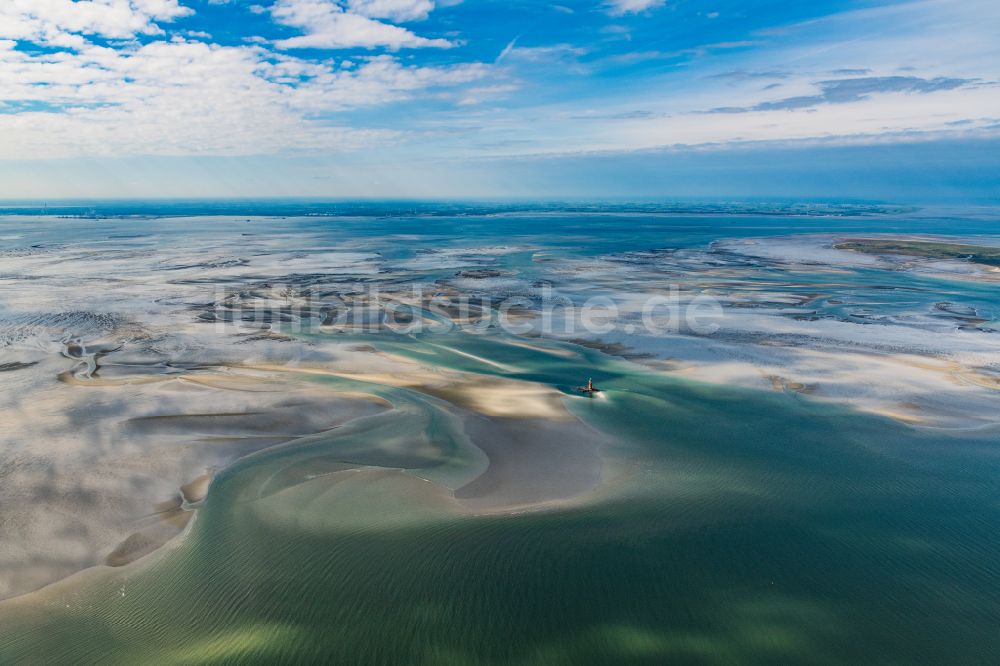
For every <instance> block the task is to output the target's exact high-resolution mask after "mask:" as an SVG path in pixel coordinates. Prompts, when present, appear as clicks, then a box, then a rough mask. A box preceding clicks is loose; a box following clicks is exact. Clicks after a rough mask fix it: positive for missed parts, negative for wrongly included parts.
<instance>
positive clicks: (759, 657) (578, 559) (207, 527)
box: [0, 334, 1000, 664]
mask: <svg viewBox="0 0 1000 666" xmlns="http://www.w3.org/2000/svg"><path fill="white" fill-rule="evenodd" d="M366 342H369V343H370V342H372V339H371V336H369V337H367V338H366ZM376 345H377V346H378V347H379V348H380V349H382V350H384V351H391V352H394V353H398V354H408V355H410V356H412V357H414V358H420V359H421V360H422V361H423V362H425V363H430V362H433V364H434V365H438V366H444V367H450V368H453V369H457V370H462V371H465V372H477V373H482V374H497V373H500V370H499V369H498V368H497V367H496V366H494V365H490V364H486V363H481V362H478V361H476V360H475V359H473V358H471V357H470V356H463V355H461V354H456V353H455V352H454V351H453V350H456V349H457V350H460V351H463V352H466V353H467V354H472V355H475V356H482V357H485V358H489V359H490V360H492V361H494V362H497V363H509V364H510V365H511V366H512V369H513V372H512V373H506V374H507V376H512V377H514V378H520V379H525V380H531V381H536V382H543V383H545V384H548V385H551V386H554V387H556V388H558V389H560V390H563V391H566V392H567V394H569V392H570V391H571V387H572V386H573V385H574V383H578V380H579V369H580V367H581V363H583V364H585V365H586V366H587V367H588V368H592V369H593V376H594V380H595V382H596V383H598V384H599V385H600V386H602V387H603V388H604V389H605V392H604V394H603V395H604V398H603V399H593V400H585V399H579V398H574V399H571V400H568V402H567V404H568V405H569V406H570V408H571V409H572V411H573V412H574V413H575V414H576V415H577V416H579V417H580V418H581V419H582V420H584V421H585V422H587V423H589V424H591V425H592V426H594V427H596V428H598V429H600V430H601V431H603V432H604V433H606V434H607V435H609V436H610V437H611V440H612V441H613V444H611V445H610V446H609V447H608V449H607V450H606V451H605V452H604V455H605V456H606V458H607V459H608V462H609V469H612V468H613V469H615V470H617V471H618V472H620V474H621V476H620V479H619V480H618V481H616V483H614V484H611V486H612V487H610V488H607V489H604V490H603V491H602V492H601V494H600V496H599V497H598V498H597V499H595V500H593V501H591V502H589V503H586V504H582V505H580V506H575V507H568V508H562V509H557V510H552V511H547V512H535V513H520V514H512V515H484V516H473V515H463V514H459V513H456V512H455V511H453V510H452V509H451V508H449V505H448V504H447V503H446V502H443V501H440V496H439V494H437V493H436V492H435V491H434V488H435V486H433V485H432V484H430V483H429V482H428V481H427V480H425V479H430V480H431V481H433V482H435V483H440V484H443V485H446V486H449V487H453V486H455V485H460V484H461V483H463V480H465V479H471V478H474V477H475V476H476V475H477V474H478V473H479V472H481V470H482V468H483V465H484V461H483V459H482V457H481V454H477V451H476V449H475V448H474V447H472V446H471V445H470V443H469V442H468V441H467V440H466V439H465V437H464V435H463V433H462V430H461V427H460V424H459V423H458V422H457V421H456V418H455V416H454V414H453V413H452V411H451V410H450V409H449V406H448V405H447V403H444V402H443V401H441V400H438V399H434V398H429V397H427V396H424V395H421V394H418V393H415V392H413V391H409V390H406V389H399V388H389V387H382V386H378V387H377V386H373V385H362V384H361V383H359V382H351V381H348V380H343V379H335V378H324V377H318V378H317V377H305V376H303V381H311V382H320V383H328V384H329V385H330V388H331V390H338V389H350V390H358V389H359V388H360V389H363V390H368V391H369V392H372V393H374V394H376V395H379V396H381V397H383V398H385V399H387V400H389V401H391V402H392V403H393V404H394V406H395V407H396V409H395V410H392V411H389V412H386V413H383V414H380V415H376V416H372V417H367V418H365V419H362V420H359V421H356V422H354V423H352V424H350V425H348V426H345V427H344V428H342V429H339V430H335V431H332V432H331V433H328V434H326V435H323V436H318V437H312V438H308V439H306V440H302V441H298V442H293V443H291V444H288V445H283V446H281V447H277V448H274V449H270V450H267V451H264V452H261V453H259V454H256V455H253V456H250V457H247V458H244V459H243V460H241V461H239V462H238V463H236V464H235V465H233V466H232V467H231V468H229V469H227V470H225V471H224V472H223V473H221V474H220V476H219V477H217V479H216V480H215V482H214V483H213V486H212V488H211V491H210V493H209V496H208V498H207V500H206V501H205V503H204V505H203V507H202V508H201V509H200V510H199V512H198V514H197V518H196V520H195V521H194V522H193V524H192V526H191V528H190V530H189V532H188V533H187V534H186V535H185V536H184V537H183V538H182V539H181V540H179V541H177V542H176V543H175V544H172V545H171V546H170V547H168V548H166V549H164V550H162V551H160V552H158V553H157V554H155V555H153V556H152V557H151V558H149V559H147V560H145V561H141V562H140V563H138V564H137V565H135V566H131V567H127V568H125V569H120V570H108V569H104V570H100V571H97V572H91V573H89V574H87V575H86V576H85V577H84V578H82V579H79V580H75V581H69V582H68V583H64V584H60V585H57V586H56V587H55V588H50V590H48V591H46V593H45V595H44V596H43V597H42V598H41V599H36V600H32V601H30V602H29V601H20V602H16V603H15V604H8V605H5V606H0V662H2V663H39V664H42V663H45V664H49V663H102V664H119V663H120V664H126V663H128V664H134V663H178V664H180V663H184V664H189V663H220V664H221V663H272V662H275V661H282V662H288V663H321V662H325V663H338V664H348V663H366V664H367V663H371V664H468V663H481V664H577V663H607V664H616V663H623V662H627V663H649V664H654V663H655V664H660V663H664V662H668V661H669V662H670V663H678V662H680V663H685V662H691V663H706V662H707V663H776V662H778V663H780V662H785V663H787V662H796V663H831V664H832V663H918V662H919V663H934V664H941V663H996V661H997V659H998V657H1000V596H998V595H997V594H996V590H998V589H1000V561H998V559H997V553H996V550H995V543H996V526H997V525H998V524H1000V515H998V514H1000V506H998V502H997V497H998V495H997V490H998V486H997V481H996V479H997V478H998V476H997V473H998V471H1000V461H998V460H997V456H996V454H995V453H994V452H993V450H992V449H993V448H995V444H996V433H990V432H981V433H966V434H963V435H961V436H958V435H955V434H946V433H942V432H938V431H934V430H929V429H928V430H916V429H912V428H908V427H905V426H902V425H898V424H896V423H893V422H890V421H887V420H883V419H879V418H875V417H870V416H862V415H859V414H857V413H853V412H850V411H847V410H845V409H842V408H835V407H832V406H828V405H823V404H818V403H815V402H811V401H809V400H808V399H806V398H803V397H801V396H797V395H784V394H763V393H760V392H747V391H739V390H730V389H726V388H721V387H717V386H707V385H701V384H695V383H690V382H685V381H681V380H676V379H670V378H666V377H663V376H662V375H658V374H654V373H652V372H650V371H646V370H642V369H640V368H638V367H637V366H633V365H630V364H627V363H624V362H620V361H617V360H614V359H611V358H609V357H605V356H602V355H601V354H599V353H597V352H592V351H588V350H578V351H579V353H580V354H582V355H583V357H584V360H583V361H581V359H580V358H576V359H573V358H565V357H562V356H557V355H553V354H546V353H543V352H537V353H536V352H532V351H530V350H526V349H525V348H523V347H512V346H509V345H507V344H506V343H505V340H504V339H503V338H499V337H495V336H472V335H467V334H454V335H452V336H450V337H449V336H437V337H434V338H433V339H432V340H414V339H406V338H394V337H383V338H381V339H380V340H379V341H378V342H376ZM567 348H568V347H567ZM349 469H354V470H355V471H354V472H348V473H342V474H331V473H332V472H338V471H343V470H349ZM400 470H406V471H405V472H404V471H400Z"/></svg>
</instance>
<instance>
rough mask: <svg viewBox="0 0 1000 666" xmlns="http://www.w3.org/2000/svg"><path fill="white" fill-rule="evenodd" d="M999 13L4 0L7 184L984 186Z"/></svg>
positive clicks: (2, 124) (1, 106) (726, 190)
mask: <svg viewBox="0 0 1000 666" xmlns="http://www.w3.org/2000/svg"><path fill="white" fill-rule="evenodd" d="M998 34H1000V3H996V2H995V1H994V0H988V1H987V0H948V1H945V0H920V1H917V2H872V1H863V2H858V1H847V0H815V1H812V2H788V1H786V2H777V1H758V2H747V1H742V2H740V1H736V0H714V1H709V0H674V1H669V0H668V1H664V0H575V1H574V0H566V1H561V2H558V3H546V2H519V1H517V0H508V1H506V2H500V1H492V0H464V1H462V0H247V1H243V0H3V1H2V2H0V197H3V198H38V197H43V198H57V197H149V196H173V197H184V196H195V197H200V196H300V195H301V196H329V197H406V198H412V197H422V198H439V197H440V198H444V197H460V196H471V197H476V196H485V197H503V196H515V197H517V196H531V197H539V196H541V197H544V196H553V197H573V196H588V197H593V196H631V197H635V196H648V197H656V196H670V197H675V196H685V195H691V196H706V197H709V196H751V195H760V196H768V197H778V196H788V197H798V196H803V197H817V196H824V197H837V196H850V197H866V198H883V199H894V200H904V199H918V198H926V197H930V198H934V197H940V198H955V197H958V198H961V197H963V196H967V197H969V198H976V199H989V198H991V197H993V198H997V197H1000V176H998V175H997V174H998V173H1000V168H998V167H1000V158H996V157H995V155H996V154H997V153H998V152H1000V151H997V150H995V148H996V147H1000V84H998V79H1000V71H998V70H1000V40H998V39H997V35H998ZM851 164H855V165H857V168H855V169H852V168H851V167H850V165H851ZM859 174H864V176H863V177H859Z"/></svg>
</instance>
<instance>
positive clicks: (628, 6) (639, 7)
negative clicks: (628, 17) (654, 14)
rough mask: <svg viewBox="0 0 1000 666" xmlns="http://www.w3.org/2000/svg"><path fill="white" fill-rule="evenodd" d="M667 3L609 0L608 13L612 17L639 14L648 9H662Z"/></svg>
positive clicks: (664, 1)
mask: <svg viewBox="0 0 1000 666" xmlns="http://www.w3.org/2000/svg"><path fill="white" fill-rule="evenodd" d="M665 3H666V0H608V4H607V8H608V13H609V14H611V15H612V16H621V15H622V14H638V13H639V12H644V11H646V10H647V9H653V8H655V7H660V6H662V5H664V4H665Z"/></svg>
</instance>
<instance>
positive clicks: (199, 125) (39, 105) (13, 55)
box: [0, 39, 488, 159]
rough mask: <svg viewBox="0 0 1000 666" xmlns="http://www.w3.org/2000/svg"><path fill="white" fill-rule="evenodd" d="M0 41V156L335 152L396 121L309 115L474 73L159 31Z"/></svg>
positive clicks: (391, 133)
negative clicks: (336, 120)
mask: <svg viewBox="0 0 1000 666" xmlns="http://www.w3.org/2000/svg"><path fill="white" fill-rule="evenodd" d="M12 46H13V45H12V43H10V42H0V89H2V90H3V91H4V99H5V100H7V101H8V102H9V103H11V104H14V105H15V107H14V111H15V112H10V110H8V112H7V113H2V114H0V158H8V159H9V158H15V157H17V158H46V157H74V156H124V155H140V154H141V155H147V154H148V155H192V154H213V155H247V154H271V153H277V152H283V151H343V150H351V149H356V148H359V147H361V146H364V145H369V144H371V143H372V142H374V141H384V140H386V139H391V138H393V137H395V136H398V135H399V131H398V130H396V129H393V130H381V129H360V128H351V127H342V126H336V125H335V124H333V123H332V122H330V121H319V120H315V118H316V117H317V116H319V115H326V116H329V114H331V113H336V112H340V111H345V110H348V109H352V108H357V107H361V106H367V105H377V104H385V103H387V102H392V101H398V100H404V99H407V98H410V97H412V96H414V95H417V94H420V93H421V92H423V91H427V90H429V89H434V88H438V87H446V86H460V85H462V84H465V83H468V82H471V81H475V80H477V79H479V78H482V77H483V76H484V75H485V74H486V73H487V71H488V70H487V68H486V67H485V66H483V65H478V64H466V65H457V66H451V67H407V66H404V65H402V64H400V63H399V62H398V61H397V60H396V59H395V58H393V57H391V56H387V55H383V56H378V57H375V58H369V59H364V60H361V61H359V62H360V65H359V66H356V67H351V68H342V67H338V66H336V65H334V64H331V63H327V62H323V63H317V62H312V61H306V60H301V59H298V58H294V57H290V56H286V55H278V54H275V53H273V52H271V51H269V50H267V49H264V48H262V47H259V46H242V47H223V46H216V45H209V44H205V43H202V42H194V41H185V40H178V39H174V40H171V41H164V40H158V41H154V42H152V43H149V44H146V45H143V46H136V47H133V48H132V49H130V50H116V49H111V48H105V47H98V46H94V45H87V46H85V47H84V48H82V49H81V50H80V51H79V52H69V51H62V52H59V53H52V54H44V55H40V54H29V53H25V52H23V51H20V50H15V49H13V48H12Z"/></svg>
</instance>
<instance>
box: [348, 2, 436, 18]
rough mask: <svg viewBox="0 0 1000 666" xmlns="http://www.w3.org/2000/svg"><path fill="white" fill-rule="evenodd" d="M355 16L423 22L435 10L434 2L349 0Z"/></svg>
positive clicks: (349, 5)
mask: <svg viewBox="0 0 1000 666" xmlns="http://www.w3.org/2000/svg"><path fill="white" fill-rule="evenodd" d="M347 8H348V10H349V11H350V12H352V13H354V14H360V15H361V16H367V17H368V18H381V19H389V20H390V21H421V20H423V19H425V18H427V16H428V14H430V13H431V12H432V11H433V10H434V2H433V1H432V0H348V3H347Z"/></svg>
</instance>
